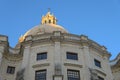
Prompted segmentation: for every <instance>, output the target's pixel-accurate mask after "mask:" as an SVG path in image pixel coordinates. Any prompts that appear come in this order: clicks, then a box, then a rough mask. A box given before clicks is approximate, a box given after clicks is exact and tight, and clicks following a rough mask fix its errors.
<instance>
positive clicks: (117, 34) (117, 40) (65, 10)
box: [0, 0, 120, 59]
mask: <svg viewBox="0 0 120 80" xmlns="http://www.w3.org/2000/svg"><path fill="white" fill-rule="evenodd" d="M48 8H51V12H52V13H53V14H54V15H55V16H56V17H57V19H58V24H59V25H62V26H63V27H64V28H65V29H66V30H68V31H69V32H70V33H72V34H77V35H81V34H84V35H86V36H88V37H89V38H90V39H92V40H94V41H96V42H98V43H99V44H101V45H104V46H106V47H107V49H108V51H109V52H110V53H111V54H112V57H111V59H114V58H115V57H116V56H117V54H118V53H119V52H120V0H0V34H3V35H7V36H8V37H9V43H10V45H11V46H12V47H14V46H15V45H16V44H17V42H18V39H19V37H20V36H21V35H24V33H25V32H26V31H28V30H29V29H31V28H32V27H34V26H35V25H38V24H40V21H41V16H42V15H44V14H46V13H47V9H48Z"/></svg>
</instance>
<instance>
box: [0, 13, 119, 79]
mask: <svg viewBox="0 0 120 80" xmlns="http://www.w3.org/2000/svg"><path fill="white" fill-rule="evenodd" d="M110 56H111V54H110V53H109V52H108V51H107V50H106V48H105V47H104V46H101V45H99V44H98V43H96V42H95V41H93V40H91V39H89V38H88V37H87V36H85V35H75V34H71V33H69V32H68V31H67V30H65V29H64V28H63V27H62V26H59V25H57V20H56V18H55V17H54V15H52V14H51V13H50V12H48V13H47V14H46V15H45V16H43V17H42V20H41V24H40V25H37V26H35V27H33V28H32V29H30V30H29V31H27V32H26V33H25V34H24V35H23V36H22V37H20V40H19V43H18V44H17V45H16V47H15V48H11V47H10V46H9V42H8V37H7V36H5V35H0V78H1V80H113V78H114V80H120V77H119V75H118V74H120V72H117V73H116V68H115V67H116V65H115V64H116V63H115V64H113V63H114V62H115V60H113V61H111V66H112V69H111V66H110V64H109V58H110ZM119 58H120V57H119ZM119 62H120V61H119ZM118 67H120V66H118ZM119 71H120V69H119ZM112 72H113V73H114V74H113V73H112ZM115 75H118V77H116V76H115Z"/></svg>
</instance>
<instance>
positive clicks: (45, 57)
mask: <svg viewBox="0 0 120 80" xmlns="http://www.w3.org/2000/svg"><path fill="white" fill-rule="evenodd" d="M44 59H47V52H43V53H38V54H37V60H44Z"/></svg>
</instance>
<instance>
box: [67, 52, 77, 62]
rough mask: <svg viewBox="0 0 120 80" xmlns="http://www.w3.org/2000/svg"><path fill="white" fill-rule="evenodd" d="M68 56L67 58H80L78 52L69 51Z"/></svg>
mask: <svg viewBox="0 0 120 80" xmlns="http://www.w3.org/2000/svg"><path fill="white" fill-rule="evenodd" d="M66 56H67V59H71V60H78V54H77V53H72V52H67V55H66Z"/></svg>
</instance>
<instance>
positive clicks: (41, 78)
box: [35, 70, 46, 80]
mask: <svg viewBox="0 0 120 80" xmlns="http://www.w3.org/2000/svg"><path fill="white" fill-rule="evenodd" d="M35 80H46V70H39V71H36V72H35Z"/></svg>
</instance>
